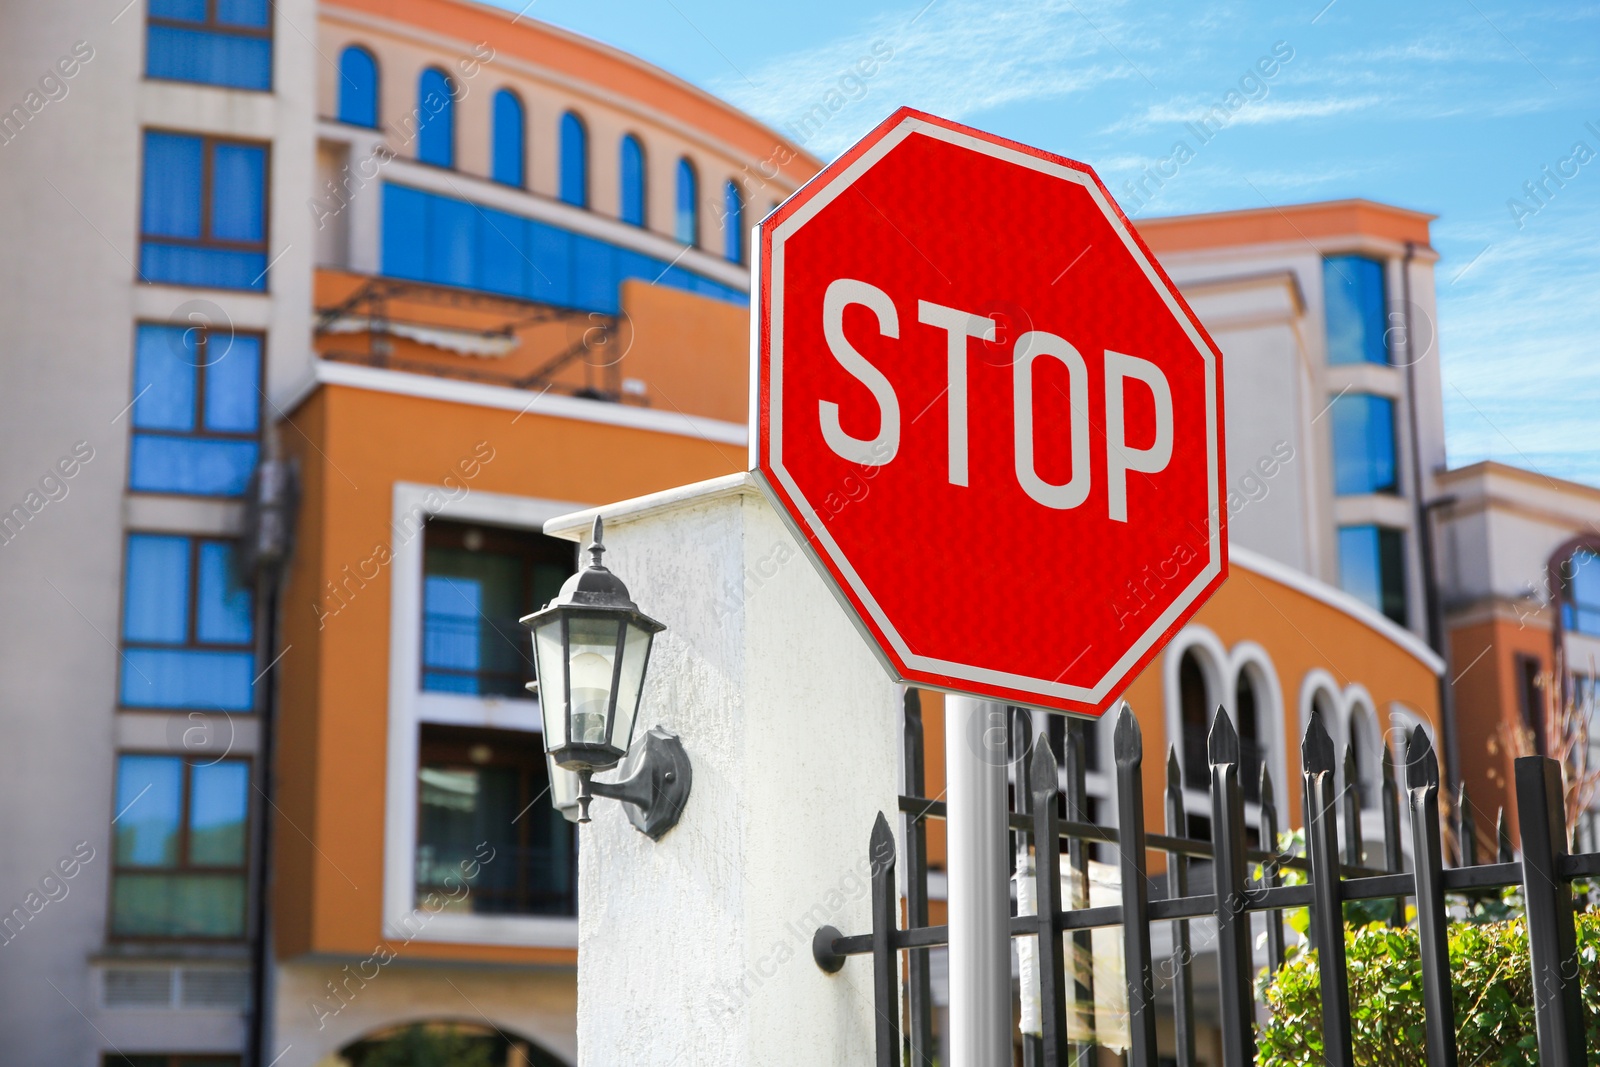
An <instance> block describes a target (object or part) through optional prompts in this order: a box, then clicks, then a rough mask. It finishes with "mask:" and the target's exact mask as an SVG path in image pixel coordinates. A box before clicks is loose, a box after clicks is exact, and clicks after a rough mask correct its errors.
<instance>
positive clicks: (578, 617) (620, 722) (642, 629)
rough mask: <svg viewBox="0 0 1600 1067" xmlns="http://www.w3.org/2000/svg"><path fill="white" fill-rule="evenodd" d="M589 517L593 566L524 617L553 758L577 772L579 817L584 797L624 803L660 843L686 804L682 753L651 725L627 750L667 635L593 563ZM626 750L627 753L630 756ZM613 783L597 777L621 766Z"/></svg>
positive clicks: (600, 551)
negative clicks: (658, 643) (653, 656)
mask: <svg viewBox="0 0 1600 1067" xmlns="http://www.w3.org/2000/svg"><path fill="white" fill-rule="evenodd" d="M603 533H604V529H603V527H602V525H601V522H600V519H599V518H598V517H597V518H596V519H595V520H594V534H593V538H592V540H593V543H592V544H591V545H590V546H589V553H590V562H589V565H588V566H587V567H585V568H583V570H581V571H579V572H578V573H577V574H574V575H573V576H572V577H571V578H568V579H567V581H566V584H565V585H563V586H562V587H561V592H560V593H558V594H557V595H556V597H555V599H554V600H552V601H550V603H548V604H546V605H545V606H544V607H543V608H542V609H540V610H539V611H536V612H534V613H533V614H532V615H528V616H526V617H525V618H523V620H522V625H524V626H526V627H528V629H530V630H532V631H533V658H534V665H535V668H536V669H537V671H538V675H539V680H538V682H537V683H536V685H535V686H530V687H529V688H537V691H538V694H539V706H540V712H541V714H542V715H543V716H544V747H545V752H546V753H548V754H549V756H550V759H551V761H552V762H553V763H554V764H555V765H556V766H557V767H560V768H562V769H563V770H567V771H573V772H575V773H576V774H577V776H578V794H577V803H578V821H579V822H580V823H586V822H588V821H589V801H590V800H591V799H592V798H594V797H610V798H612V799H613V800H619V801H621V802H622V803H623V805H624V807H625V808H626V810H627V813H628V819H629V821H631V822H632V823H633V825H634V826H635V827H637V828H638V829H639V830H640V832H642V833H645V834H648V835H649V836H650V837H651V838H653V839H660V837H661V835H662V834H665V833H666V832H667V831H668V830H670V829H672V827H674V826H676V825H677V822H678V817H679V815H680V814H682V811H683V805H684V803H685V802H686V801H687V800H688V798H689V784H690V770H689V757H688V755H687V753H685V752H684V750H683V744H682V743H681V742H680V741H679V740H678V739H677V737H675V736H674V735H672V734H670V733H668V732H667V731H665V730H663V729H661V728H660V727H659V726H658V727H655V728H653V729H651V730H649V731H647V732H646V733H645V735H644V736H643V737H642V738H640V740H639V743H638V744H637V745H634V744H633V727H634V720H635V719H636V718H637V717H638V713H639V696H640V693H641V692H642V691H643V689H644V676H645V669H646V667H647V666H648V665H649V661H650V645H651V643H652V642H653V640H654V638H655V635H656V634H658V633H660V632H661V631H662V630H664V629H666V627H665V626H663V625H662V624H661V623H659V622H657V621H656V620H654V619H652V618H650V616H648V615H646V614H645V613H644V612H642V611H640V610H639V606H638V605H637V604H635V603H634V602H633V600H632V598H630V597H629V596H628V587H627V586H626V585H624V584H623V583H622V579H620V578H618V577H617V576H616V575H615V574H612V573H611V572H610V571H609V570H607V569H606V567H605V565H604V564H602V563H601V562H600V557H601V556H602V555H604V553H605V550H606V546H605V544H604V543H603V541H602V539H601V538H602V535H603ZM630 749H631V750H630ZM624 757H626V758H627V762H626V763H625V764H624V766H623V770H624V772H625V773H626V775H627V776H626V777H625V778H624V779H623V780H622V781H620V782H597V781H594V780H593V777H592V776H593V774H594V772H595V771H603V770H606V769H608V768H611V767H615V766H616V765H617V764H618V763H620V762H622V761H623V759H624Z"/></svg>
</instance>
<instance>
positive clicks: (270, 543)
mask: <svg viewBox="0 0 1600 1067" xmlns="http://www.w3.org/2000/svg"><path fill="white" fill-rule="evenodd" d="M295 489H296V486H295V473H294V470H293V468H292V467H291V466H290V463H289V462H288V461H286V460H281V459H268V460H265V461H263V462H262V464H261V465H260V466H259V467H258V468H257V469H256V473H255V475H254V476H253V477H252V478H251V482H250V487H249V489H248V490H247V491H246V496H245V500H246V518H245V524H244V531H243V533H242V535H241V541H242V544H241V552H240V564H241V567H242V569H243V570H244V572H245V574H246V575H250V576H253V577H254V579H255V588H256V605H257V610H258V612H259V614H258V616H257V617H258V618H259V619H260V620H261V640H260V642H259V644H258V645H257V647H258V648H261V649H262V650H263V653H262V655H263V657H264V658H266V659H267V666H266V667H265V668H264V669H263V671H262V674H261V677H260V678H259V679H258V680H259V682H260V683H261V686H262V690H261V695H260V697H259V699H258V700H257V701H256V705H255V707H256V714H257V715H258V716H259V717H260V718H259V720H258V722H259V731H260V732H259V734H258V741H257V745H256V757H255V769H254V775H253V778H252V780H253V781H254V782H255V786H256V790H257V793H258V794H259V796H260V800H259V801H258V802H256V803H255V804H254V805H253V806H254V808H255V809H256V810H257V814H256V816H255V819H254V822H255V848H254V856H253V862H252V864H251V867H252V870H251V878H250V882H251V885H250V912H251V921H250V928H251V933H252V938H251V943H250V1006H249V1012H250V1038H249V1050H250V1059H249V1062H250V1063H251V1065H252V1067H266V1065H267V1064H268V1063H270V1062H271V1056H270V1055H269V1053H270V1051H271V1050H270V1048H269V1042H270V1041H271V1033H270V1031H269V1028H268V1026H267V1010H268V1007H269V1004H268V1001H269V1000H270V997H269V995H268V994H269V987H270V984H271V983H270V980H269V979H270V975H271V967H272V955H271V953H272V948H271V933H272V922H271V919H272V909H271V906H270V905H271V902H270V899H269V890H270V888H271V885H272V812H271V809H272V807H273V800H272V797H273V794H274V793H275V791H276V790H275V789H274V788H273V786H274V777H273V775H274V764H273V741H274V733H275V730H274V727H275V726H276V724H277V717H278V663H279V660H281V659H282V653H280V652H278V651H277V645H278V632H279V627H278V607H279V603H280V600H281V593H282V583H283V578H284V574H285V572H286V570H287V567H288V562H289V555H290V551H291V547H292V545H293V530H294V520H295V504H296V491H295ZM284 651H285V652H287V651H288V650H287V649H285V650H284Z"/></svg>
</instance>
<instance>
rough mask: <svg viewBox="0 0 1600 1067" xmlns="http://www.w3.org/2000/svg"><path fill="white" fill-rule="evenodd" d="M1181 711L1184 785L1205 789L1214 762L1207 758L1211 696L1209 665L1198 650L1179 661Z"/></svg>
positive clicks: (1188, 653)
mask: <svg viewBox="0 0 1600 1067" xmlns="http://www.w3.org/2000/svg"><path fill="white" fill-rule="evenodd" d="M1178 714H1179V718H1180V721H1181V723H1182V725H1183V784H1184V788H1186V789H1204V788H1206V783H1207V782H1209V781H1211V764H1210V761H1209V760H1207V758H1206V728H1207V727H1209V726H1210V725H1211V695H1210V693H1209V692H1207V686H1206V672H1205V668H1204V667H1202V666H1201V665H1200V654H1199V653H1198V652H1196V651H1195V650H1194V649H1192V648H1191V649H1189V650H1188V651H1186V652H1184V654H1183V658H1182V659H1180V660H1179V661H1178Z"/></svg>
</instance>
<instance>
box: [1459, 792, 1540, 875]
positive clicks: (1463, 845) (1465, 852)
mask: <svg viewBox="0 0 1600 1067" xmlns="http://www.w3.org/2000/svg"><path fill="white" fill-rule="evenodd" d="M1563 825H1565V824H1563ZM1456 841H1457V848H1458V850H1459V851H1460V854H1461V866H1463V867H1476V866H1477V865H1478V820H1477V819H1475V818H1473V816H1472V801H1471V799H1469V798H1468V797H1467V783H1466V782H1462V783H1461V792H1459V793H1457V794H1456Z"/></svg>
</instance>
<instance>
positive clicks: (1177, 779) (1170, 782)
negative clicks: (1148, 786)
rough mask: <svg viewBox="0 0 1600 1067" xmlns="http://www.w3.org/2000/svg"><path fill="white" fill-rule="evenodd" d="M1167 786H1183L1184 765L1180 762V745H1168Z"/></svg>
mask: <svg viewBox="0 0 1600 1067" xmlns="http://www.w3.org/2000/svg"><path fill="white" fill-rule="evenodd" d="M1167 788H1168V789H1179V790H1181V789H1182V788H1183V767H1182V766H1181V765H1180V764H1179V763H1178V746H1177V745H1168V746H1167Z"/></svg>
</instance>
